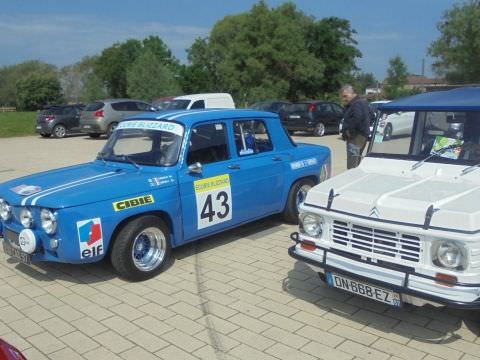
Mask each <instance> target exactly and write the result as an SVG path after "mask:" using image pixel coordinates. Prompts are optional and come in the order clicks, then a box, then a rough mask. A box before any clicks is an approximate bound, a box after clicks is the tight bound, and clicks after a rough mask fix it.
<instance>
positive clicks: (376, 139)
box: [373, 134, 383, 143]
mask: <svg viewBox="0 0 480 360" xmlns="http://www.w3.org/2000/svg"><path fill="white" fill-rule="evenodd" d="M373 142H375V143H382V142H383V135H381V134H375V137H374V138H373Z"/></svg>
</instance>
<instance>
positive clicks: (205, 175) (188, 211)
mask: <svg viewBox="0 0 480 360" xmlns="http://www.w3.org/2000/svg"><path fill="white" fill-rule="evenodd" d="M187 136H188V141H187V146H186V149H185V155H184V165H183V166H182V168H181V170H180V173H179V176H178V179H179V187H180V197H181V204H182V205H181V207H182V209H181V213H182V223H183V239H184V242H188V241H191V240H194V239H197V238H200V237H203V236H206V235H208V234H210V233H213V232H217V231H220V230H222V229H224V228H228V227H230V226H233V225H234V224H236V223H238V221H237V216H236V209H237V202H238V198H235V197H234V193H233V191H232V189H233V185H232V178H231V176H232V174H233V172H234V171H235V170H234V168H233V167H232V166H231V165H232V159H231V156H230V147H229V145H228V136H227V124H226V123H225V122H222V121H218V122H209V123H202V124H199V125H196V126H193V127H192V129H191V130H190V133H189V134H187ZM189 166H194V169H190V170H189Z"/></svg>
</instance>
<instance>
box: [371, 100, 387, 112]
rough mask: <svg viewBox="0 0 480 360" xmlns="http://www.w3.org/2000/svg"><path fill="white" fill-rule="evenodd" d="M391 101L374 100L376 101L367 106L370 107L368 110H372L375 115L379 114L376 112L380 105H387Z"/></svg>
mask: <svg viewBox="0 0 480 360" xmlns="http://www.w3.org/2000/svg"><path fill="white" fill-rule="evenodd" d="M390 101H391V100H376V101H372V102H370V103H369V104H368V106H370V109H372V111H373V112H375V114H376V115H378V114H379V110H378V107H379V106H380V105H381V104H386V103H389V102H390Z"/></svg>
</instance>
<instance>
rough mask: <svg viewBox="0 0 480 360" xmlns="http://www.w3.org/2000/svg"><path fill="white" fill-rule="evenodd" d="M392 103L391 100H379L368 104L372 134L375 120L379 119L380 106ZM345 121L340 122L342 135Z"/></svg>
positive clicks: (339, 129) (339, 130) (339, 128)
mask: <svg viewBox="0 0 480 360" xmlns="http://www.w3.org/2000/svg"><path fill="white" fill-rule="evenodd" d="M388 102H390V100H378V101H372V102H371V103H369V104H368V106H369V108H370V134H372V132H373V126H374V125H375V120H376V119H377V116H378V114H379V110H378V106H379V105H380V104H386V103H388ZM343 121H344V119H343V118H342V120H341V121H340V124H339V126H338V132H339V133H340V134H341V133H342V130H343Z"/></svg>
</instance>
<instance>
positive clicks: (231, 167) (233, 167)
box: [228, 164, 240, 170]
mask: <svg viewBox="0 0 480 360" xmlns="http://www.w3.org/2000/svg"><path fill="white" fill-rule="evenodd" d="M228 168H229V169H232V170H238V169H240V164H232V165H228Z"/></svg>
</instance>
